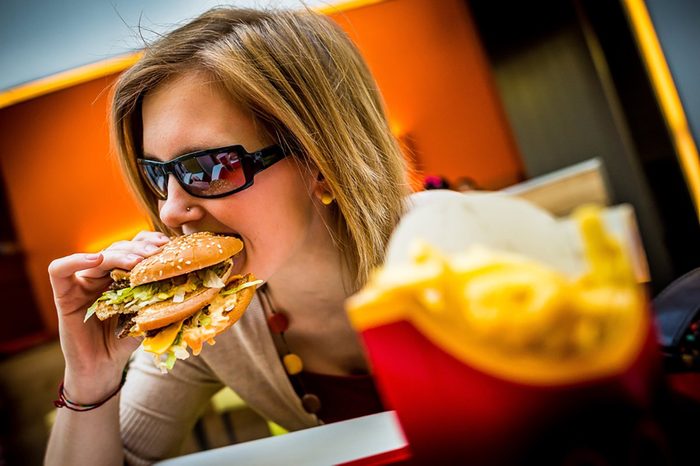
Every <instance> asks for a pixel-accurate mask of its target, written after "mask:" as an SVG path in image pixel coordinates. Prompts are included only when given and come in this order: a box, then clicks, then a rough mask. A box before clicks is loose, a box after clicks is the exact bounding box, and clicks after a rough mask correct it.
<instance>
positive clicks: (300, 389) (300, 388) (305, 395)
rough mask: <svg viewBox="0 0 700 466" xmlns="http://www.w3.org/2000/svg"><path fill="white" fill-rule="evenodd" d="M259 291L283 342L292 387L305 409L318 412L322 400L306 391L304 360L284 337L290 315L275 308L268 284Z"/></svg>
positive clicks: (269, 323)
mask: <svg viewBox="0 0 700 466" xmlns="http://www.w3.org/2000/svg"><path fill="white" fill-rule="evenodd" d="M258 291H259V294H260V296H261V297H262V299H261V301H260V302H261V305H262V306H261V307H262V308H263V312H264V313H265V318H266V320H267V326H268V327H269V329H270V332H271V333H272V335H273V336H274V337H276V338H277V340H278V341H279V342H280V343H281V345H280V346H281V347H282V354H281V355H280V359H281V361H282V365H283V366H284V370H285V371H286V372H287V376H288V377H289V380H290V382H291V383H292V387H293V388H294V391H295V392H296V394H297V395H298V396H299V398H301V405H302V407H303V408H304V411H306V412H307V413H309V414H317V413H318V412H319V411H320V410H321V400H320V399H319V398H318V396H316V395H314V394H313V393H309V392H307V391H306V389H305V387H304V380H303V378H302V377H301V371H302V370H304V362H303V361H302V360H301V358H300V357H299V355H298V354H296V353H293V352H292V351H291V350H290V349H289V345H288V344H287V340H286V338H285V337H284V332H286V331H287V329H288V328H289V317H288V316H287V314H286V313H285V312H284V311H282V310H278V309H275V307H274V306H273V305H272V301H271V300H270V296H269V295H268V292H267V284H265V285H261V286H260V287H259V288H258Z"/></svg>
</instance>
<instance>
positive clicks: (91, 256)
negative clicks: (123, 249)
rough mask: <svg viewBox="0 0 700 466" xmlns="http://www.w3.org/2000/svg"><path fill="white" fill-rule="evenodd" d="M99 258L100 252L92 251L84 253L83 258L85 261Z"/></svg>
mask: <svg viewBox="0 0 700 466" xmlns="http://www.w3.org/2000/svg"><path fill="white" fill-rule="evenodd" d="M99 258H100V253H99V252H97V253H94V254H85V260H86V261H96V260H97V259H99Z"/></svg>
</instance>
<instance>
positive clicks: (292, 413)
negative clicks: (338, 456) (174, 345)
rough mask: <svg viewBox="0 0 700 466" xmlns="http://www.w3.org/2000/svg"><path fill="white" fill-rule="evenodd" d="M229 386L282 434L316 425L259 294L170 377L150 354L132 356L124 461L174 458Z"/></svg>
mask: <svg viewBox="0 0 700 466" xmlns="http://www.w3.org/2000/svg"><path fill="white" fill-rule="evenodd" d="M224 385H227V386H229V387H231V388H232V389H233V391H235V392H236V393H237V394H238V395H239V396H240V397H241V398H242V399H244V400H245V401H246V403H247V404H248V405H249V406H250V407H251V408H252V409H254V410H256V411H257V412H258V413H259V414H260V415H261V416H263V417H264V418H265V419H269V420H271V421H274V422H276V423H277V424H279V425H281V426H282V427H284V428H285V429H288V430H299V429H304V428H306V427H312V426H315V425H318V420H317V418H316V416H314V415H310V414H308V413H306V412H305V411H304V409H303V408H302V406H301V401H300V399H299V397H298V396H297V394H296V393H295V392H294V389H293V387H292V385H291V383H290V381H289V378H288V377H287V375H286V373H285V371H284V368H283V367H282V363H281V361H280V359H279V356H278V354H277V350H276V349H275V345H274V342H273V341H272V337H271V335H270V331H269V330H268V328H267V323H266V320H265V315H264V312H263V310H262V308H261V306H260V302H259V300H258V299H257V296H256V297H255V298H254V299H253V301H252V302H251V304H250V306H249V308H248V310H247V311H246V313H245V314H244V315H243V317H242V318H241V320H240V321H239V322H238V323H237V324H236V325H234V326H233V327H232V328H231V330H230V331H228V332H224V333H223V334H221V335H219V336H218V337H217V338H216V344H215V345H214V346H209V345H206V344H205V346H204V348H203V349H202V353H201V354H200V356H199V357H190V358H189V359H186V360H184V361H177V363H176V364H175V367H174V368H173V370H172V371H171V372H170V373H168V374H167V375H164V374H161V373H160V370H159V369H157V368H156V367H155V366H154V365H153V360H152V356H151V355H150V354H148V353H145V352H144V351H143V350H141V349H139V350H138V351H137V352H136V353H135V359H134V360H133V361H132V363H131V366H130V368H129V373H128V375H127V378H126V383H125V384H124V388H123V389H122V393H121V402H120V418H121V432H122V440H123V442H124V452H125V455H126V460H127V463H128V464H137V465H141V464H150V463H152V462H154V461H157V460H160V459H162V458H167V457H170V456H175V455H177V454H178V452H179V450H180V448H181V446H182V443H183V442H184V440H185V438H186V436H187V435H188V434H189V432H190V431H191V430H192V427H193V426H194V424H195V422H196V420H197V418H198V417H199V415H201V413H202V412H203V410H204V409H205V408H206V406H207V403H208V401H209V399H210V398H211V396H212V395H213V394H214V393H216V392H217V391H218V390H219V389H220V388H221V387H223V386H224ZM261 387H264V388H261Z"/></svg>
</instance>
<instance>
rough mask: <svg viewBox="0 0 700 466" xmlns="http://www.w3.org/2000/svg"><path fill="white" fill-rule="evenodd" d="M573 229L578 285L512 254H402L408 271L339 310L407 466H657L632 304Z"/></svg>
mask: <svg viewBox="0 0 700 466" xmlns="http://www.w3.org/2000/svg"><path fill="white" fill-rule="evenodd" d="M574 219H575V224H576V225H577V227H578V229H579V231H580V238H581V240H582V252H583V254H582V256H583V257H582V258H580V259H581V262H582V264H580V265H581V268H580V272H579V273H576V274H572V273H566V272H564V271H562V270H561V269H558V268H557V267H554V266H552V265H550V264H548V263H546V262H545V261H542V260H539V259H538V258H531V257H528V256H527V255H524V254H519V253H517V252H514V251H513V250H512V249H517V248H511V250H510V251H504V250H501V249H498V248H493V247H489V246H488V245H487V246H481V245H479V244H473V245H472V246H471V247H468V248H466V249H464V250H463V251H462V252H458V253H454V252H451V253H443V252H442V251H441V250H439V249H438V246H439V245H436V244H429V243H427V242H425V241H421V240H416V241H414V242H412V246H411V249H412V251H411V254H410V260H409V261H408V262H403V263H401V264H400V265H392V264H388V265H386V266H385V267H383V268H382V269H381V270H379V271H377V272H376V273H375V274H374V276H373V277H372V278H371V279H370V281H369V282H368V284H367V285H366V287H365V288H364V289H362V290H361V291H360V292H359V293H357V294H356V295H355V296H353V297H352V298H351V299H350V300H349V301H348V305H347V307H348V312H349V316H350V319H351V321H352V323H353V325H354V326H355V328H356V329H357V330H358V331H359V332H360V333H361V335H362V338H363V340H364V343H365V345H366V348H367V351H368V354H369V358H370V361H371V364H372V366H373V370H374V373H375V376H376V378H377V381H378V385H379V388H380V391H381V393H382V395H383V397H384V399H385V402H386V403H387V405H388V407H389V408H391V409H394V410H396V412H397V414H398V417H399V420H400V422H401V425H402V427H403V429H404V432H405V434H406V437H407V439H408V442H409V445H410V449H411V451H412V454H413V462H414V463H416V464H637V463H635V461H634V455H640V454H646V455H648V454H656V455H659V456H663V454H664V453H663V447H662V444H663V439H662V435H661V434H660V433H659V431H658V429H657V428H656V426H655V424H654V423H653V422H652V421H651V420H650V419H651V418H650V417H649V413H650V410H651V407H652V405H653V402H654V393H655V384H656V380H658V370H659V366H658V362H657V358H656V339H655V334H654V331H653V328H652V324H651V319H650V315H649V311H648V306H647V299H646V297H645V294H644V291H643V289H642V288H641V287H640V286H639V285H638V283H637V280H636V279H635V275H634V273H633V268H632V265H631V262H630V260H629V259H628V257H627V256H626V253H625V249H624V248H623V247H622V245H621V244H620V243H619V241H617V240H616V239H615V238H614V237H613V236H612V235H610V234H609V233H608V232H607V231H606V229H605V226H604V223H603V221H602V220H601V212H600V210H599V209H597V208H593V207H588V208H583V209H581V210H579V211H577V212H576V213H575V214H574ZM512 234H513V235H517V234H523V231H518V230H517V229H515V230H514V231H513V232H512ZM542 240H543V241H547V238H542ZM643 452H644V453H643ZM650 452H651V453H650ZM646 459H647V460H648V459H649V458H646ZM640 462H641V458H640ZM645 464H647V463H645Z"/></svg>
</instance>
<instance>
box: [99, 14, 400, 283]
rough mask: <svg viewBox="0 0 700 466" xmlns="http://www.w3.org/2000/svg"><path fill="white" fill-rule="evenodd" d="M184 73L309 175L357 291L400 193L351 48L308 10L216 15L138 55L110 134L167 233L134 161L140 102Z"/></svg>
mask: <svg viewBox="0 0 700 466" xmlns="http://www.w3.org/2000/svg"><path fill="white" fill-rule="evenodd" d="M190 71H200V72H205V73H207V74H208V75H209V76H211V77H212V79H213V80H214V81H215V82H216V83H218V84H219V85H221V86H222V88H223V89H224V90H225V91H226V92H228V93H229V94H230V96H231V97H232V99H234V101H235V102H237V103H239V104H240V105H241V106H242V107H244V108H247V109H250V110H251V111H252V113H253V115H254V117H255V119H256V121H257V122H258V123H259V124H260V125H261V126H262V128H263V129H264V130H265V131H266V132H267V134H268V135H269V136H270V137H271V138H272V139H273V140H274V141H275V142H276V143H278V144H280V145H281V146H282V147H283V148H285V150H287V151H288V152H289V153H292V154H294V156H295V157H296V158H297V159H298V160H299V161H300V162H301V163H302V164H303V165H305V166H307V167H316V168H318V169H319V170H320V173H321V175H323V177H324V179H325V181H326V183H327V184H328V187H329V188H330V190H331V191H332V193H333V195H334V196H335V200H336V203H337V207H334V208H335V209H336V212H337V222H336V225H333V226H332V227H331V228H330V230H331V234H332V235H333V238H334V240H335V241H336V244H337V245H338V247H339V248H340V249H341V251H342V252H343V253H344V256H345V257H346V259H347V260H348V262H349V265H350V267H351V270H353V271H354V272H356V277H355V282H356V285H358V286H359V285H361V284H362V283H364V282H365V281H366V279H367V277H368V275H369V272H370V271H371V269H372V268H374V267H376V266H377V265H379V263H380V262H381V260H382V258H383V256H384V249H385V247H386V243H387V240H388V238H389V235H390V234H391V232H392V230H393V229H394V227H395V225H396V223H397V222H398V220H399V218H400V216H401V214H402V212H403V206H404V198H405V196H406V194H407V193H408V192H409V187H408V182H407V179H406V167H405V162H404V159H403V157H402V155H401V152H400V150H399V148H398V145H397V142H396V140H395V138H394V137H393V136H392V134H391V131H390V130H389V126H388V123H387V120H386V116H385V113H384V108H383V104H382V100H381V96H380V94H379V92H378V90H377V85H376V83H375V82H374V80H373V78H372V76H371V74H370V72H369V70H368V68H367V66H366V64H365V62H364V60H363V59H362V57H361V56H360V53H359V52H358V50H357V48H356V47H355V46H354V44H353V43H352V42H351V41H350V40H349V39H348V38H347V36H346V35H345V34H344V33H343V32H342V30H341V29H340V28H339V27H338V26H337V25H336V24H335V23H333V22H332V21H331V20H330V19H328V18H326V17H325V16H322V15H320V14H317V13H314V12H312V11H309V10H302V11H284V10H281V11H261V10H251V9H238V8H215V9H212V10H210V11H208V12H206V13H204V14H202V15H201V16H199V17H198V18H196V19H194V20H193V21H191V22H189V23H188V24H186V25H184V26H182V27H180V28H178V29H176V30H174V31H172V32H170V33H169V34H167V35H165V36H163V37H161V38H160V39H158V40H157V41H156V42H155V43H153V44H152V45H150V46H149V47H147V48H146V50H145V52H144V55H143V57H142V58H141V59H140V60H139V61H138V62H137V63H136V64H135V65H134V66H133V67H132V68H130V69H129V70H127V71H126V72H125V73H124V74H123V75H122V76H121V77H120V79H119V80H118V82H117V84H116V87H115V93H114V99H113V104H112V116H111V118H112V130H113V131H112V133H113V138H114V143H115V147H116V148H117V151H118V154H119V158H120V162H121V164H122V168H123V169H124V171H125V173H126V175H127V179H128V181H129V184H130V185H131V187H132V188H133V190H134V191H135V192H136V195H137V197H138V199H139V201H140V202H141V203H142V204H143V205H144V206H145V207H146V209H147V211H148V213H149V216H150V218H151V221H152V222H153V224H154V227H155V228H156V229H160V230H161V231H166V232H167V231H168V229H167V227H166V226H165V225H164V224H163V223H162V222H161V221H160V219H159V217H158V209H157V201H156V198H155V196H153V195H152V194H151V193H150V191H149V190H148V188H147V186H146V185H145V184H144V183H143V180H142V179H141V177H140V176H139V174H138V171H137V166H136V161H135V159H136V157H137V156H139V154H140V152H141V149H140V145H141V139H142V135H141V100H142V98H143V96H144V95H145V94H146V93H147V92H149V91H152V90H153V89H155V88H156V87H158V86H159V85H160V84H161V83H163V82H164V81H166V80H168V79H170V78H173V77H175V76H177V75H181V74H183V73H187V72H190ZM171 233H172V232H171Z"/></svg>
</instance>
